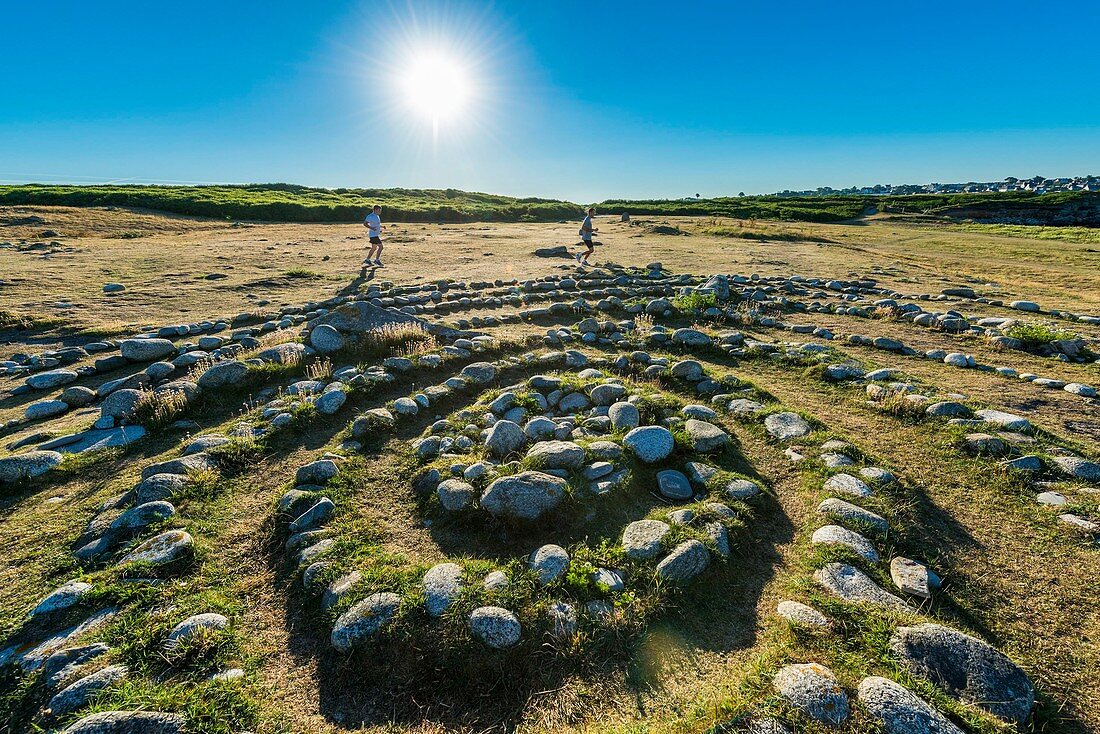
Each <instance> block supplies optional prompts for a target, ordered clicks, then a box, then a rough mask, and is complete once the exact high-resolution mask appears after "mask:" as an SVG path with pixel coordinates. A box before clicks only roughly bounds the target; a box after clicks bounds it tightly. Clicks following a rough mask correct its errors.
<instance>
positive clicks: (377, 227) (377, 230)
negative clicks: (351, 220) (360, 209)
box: [364, 212, 382, 237]
mask: <svg viewBox="0 0 1100 734" xmlns="http://www.w3.org/2000/svg"><path fill="white" fill-rule="evenodd" d="M364 221H365V222H366V225H367V234H368V235H370V236H371V237H381V236H382V217H380V216H378V215H377V214H375V213H374V212H371V213H370V214H368V215H367V218H366V219H365V220H364Z"/></svg>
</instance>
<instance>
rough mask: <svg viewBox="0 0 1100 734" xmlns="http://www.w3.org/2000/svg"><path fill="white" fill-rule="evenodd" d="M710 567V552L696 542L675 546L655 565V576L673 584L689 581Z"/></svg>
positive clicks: (690, 541)
mask: <svg viewBox="0 0 1100 734" xmlns="http://www.w3.org/2000/svg"><path fill="white" fill-rule="evenodd" d="M709 565H710V552H709V551H708V550H707V547H706V546H705V545H703V544H702V543H700V542H699V541H698V540H688V541H685V542H683V543H681V544H680V545H678V546H676V547H675V548H674V549H673V550H672V552H671V553H669V554H668V555H667V556H665V557H664V558H663V559H662V560H661V562H660V563H658V564H657V576H658V577H660V578H662V579H664V580H665V581H668V582H671V583H673V584H682V583H686V582H688V581H691V580H692V579H693V578H695V577H696V576H698V575H699V574H701V573H702V572H703V571H705V570H706V569H707V566H709Z"/></svg>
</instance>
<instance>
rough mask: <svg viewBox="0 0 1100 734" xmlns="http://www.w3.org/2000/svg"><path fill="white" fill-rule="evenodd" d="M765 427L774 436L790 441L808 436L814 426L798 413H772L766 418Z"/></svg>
mask: <svg viewBox="0 0 1100 734" xmlns="http://www.w3.org/2000/svg"><path fill="white" fill-rule="evenodd" d="M764 428H765V430H767V432H768V434H769V435H771V437H772V438H776V439H779V440H780V441H790V440H791V439H795V438H802V437H803V436H808V435H809V434H810V433H812V432H813V428H812V427H811V426H810V424H809V423H807V422H806V419H805V418H803V417H802V416H800V415H799V414H798V413H772V414H771V415H769V416H768V417H766V418H765V419H764Z"/></svg>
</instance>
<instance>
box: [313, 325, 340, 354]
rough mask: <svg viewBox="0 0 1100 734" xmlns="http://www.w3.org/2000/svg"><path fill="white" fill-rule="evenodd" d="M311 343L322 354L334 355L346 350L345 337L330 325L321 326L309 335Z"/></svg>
mask: <svg viewBox="0 0 1100 734" xmlns="http://www.w3.org/2000/svg"><path fill="white" fill-rule="evenodd" d="M309 343H310V346H312V347H313V348H314V349H316V350H317V351H318V352H320V353H321V354H332V353H333V352H338V351H340V350H341V349H343V348H344V344H345V343H346V340H345V339H344V337H343V335H342V334H341V333H340V332H339V331H337V330H336V329H335V328H333V327H332V326H329V325H328V324H320V325H319V326H317V327H315V328H314V329H313V331H311V332H310V334H309Z"/></svg>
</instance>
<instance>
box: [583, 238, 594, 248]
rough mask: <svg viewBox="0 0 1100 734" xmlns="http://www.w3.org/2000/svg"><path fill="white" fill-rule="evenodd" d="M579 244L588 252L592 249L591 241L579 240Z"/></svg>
mask: <svg viewBox="0 0 1100 734" xmlns="http://www.w3.org/2000/svg"><path fill="white" fill-rule="evenodd" d="M581 244H582V245H584V246H585V247H587V248H588V249H589V250H591V249H593V247H592V240H581Z"/></svg>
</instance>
